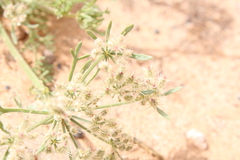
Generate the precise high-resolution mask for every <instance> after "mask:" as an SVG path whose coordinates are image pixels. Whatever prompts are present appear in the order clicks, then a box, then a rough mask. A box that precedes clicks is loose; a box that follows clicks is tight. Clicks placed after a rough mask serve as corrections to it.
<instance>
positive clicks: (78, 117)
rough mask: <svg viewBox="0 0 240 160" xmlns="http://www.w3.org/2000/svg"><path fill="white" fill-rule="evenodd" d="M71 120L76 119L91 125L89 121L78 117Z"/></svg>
mask: <svg viewBox="0 0 240 160" xmlns="http://www.w3.org/2000/svg"><path fill="white" fill-rule="evenodd" d="M72 118H75V119H78V120H80V121H83V122H86V123H92V122H91V121H88V120H86V119H83V118H80V117H77V116H72Z"/></svg>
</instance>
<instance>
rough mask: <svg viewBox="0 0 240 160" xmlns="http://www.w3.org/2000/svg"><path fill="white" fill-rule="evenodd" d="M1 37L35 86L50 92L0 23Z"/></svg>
mask: <svg viewBox="0 0 240 160" xmlns="http://www.w3.org/2000/svg"><path fill="white" fill-rule="evenodd" d="M0 36H1V37H2V39H3V41H4V43H5V44H6V46H7V48H8V49H9V51H10V53H11V55H12V56H13V57H14V59H15V60H16V61H17V62H18V63H19V65H20V67H21V68H22V69H23V70H24V71H25V72H26V74H27V75H28V77H29V78H30V80H31V81H32V83H33V85H34V86H35V87H36V88H37V89H39V90H40V91H43V92H48V91H49V90H48V88H47V87H46V86H44V84H43V82H42V81H41V80H40V79H39V78H38V77H37V76H36V74H35V73H34V72H33V71H32V69H31V68H30V67H29V65H28V64H27V63H26V61H25V60H24V59H23V57H22V55H21V54H20V53H19V52H18V50H17V48H16V47H15V45H14V44H13V43H12V41H11V39H10V38H9V36H8V34H7V32H6V31H5V29H4V28H3V25H2V24H1V22H0Z"/></svg>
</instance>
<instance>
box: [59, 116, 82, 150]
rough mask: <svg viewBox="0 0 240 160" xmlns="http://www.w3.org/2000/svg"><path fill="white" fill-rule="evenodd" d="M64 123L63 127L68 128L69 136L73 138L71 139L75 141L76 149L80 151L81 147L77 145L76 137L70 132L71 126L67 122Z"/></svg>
mask: <svg viewBox="0 0 240 160" xmlns="http://www.w3.org/2000/svg"><path fill="white" fill-rule="evenodd" d="M62 122H63V125H64V126H65V127H66V129H67V131H68V134H69V135H70V137H71V139H72V141H73V143H74V145H75V147H76V148H77V149H78V148H79V146H78V144H77V142H76V140H75V138H74V136H73V135H72V133H71V132H70V129H69V126H68V125H67V123H66V121H65V120H62Z"/></svg>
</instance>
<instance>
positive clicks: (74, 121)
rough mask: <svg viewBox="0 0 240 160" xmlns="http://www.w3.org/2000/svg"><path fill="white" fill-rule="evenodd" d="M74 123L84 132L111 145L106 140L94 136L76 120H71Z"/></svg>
mask: <svg viewBox="0 0 240 160" xmlns="http://www.w3.org/2000/svg"><path fill="white" fill-rule="evenodd" d="M70 120H71V121H72V122H73V123H75V124H76V125H78V126H79V127H80V128H82V129H83V130H85V131H87V132H88V133H90V134H92V135H93V136H94V137H96V138H98V139H100V140H101V141H103V142H105V143H107V144H109V143H108V142H107V141H106V140H104V139H103V138H100V137H98V136H97V135H96V134H93V133H92V132H91V131H90V130H88V129H87V128H86V127H85V126H83V125H81V124H80V123H78V122H77V121H76V120H75V119H73V118H71V119H70Z"/></svg>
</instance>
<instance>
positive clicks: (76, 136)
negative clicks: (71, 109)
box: [74, 129, 84, 139]
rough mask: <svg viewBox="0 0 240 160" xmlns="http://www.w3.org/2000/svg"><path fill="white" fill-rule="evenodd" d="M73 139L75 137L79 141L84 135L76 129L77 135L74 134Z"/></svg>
mask: <svg viewBox="0 0 240 160" xmlns="http://www.w3.org/2000/svg"><path fill="white" fill-rule="evenodd" d="M74 137H75V138H80V139H81V138H83V137H84V133H83V132H82V131H81V130H80V129H78V133H77V134H75V135H74Z"/></svg>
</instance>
